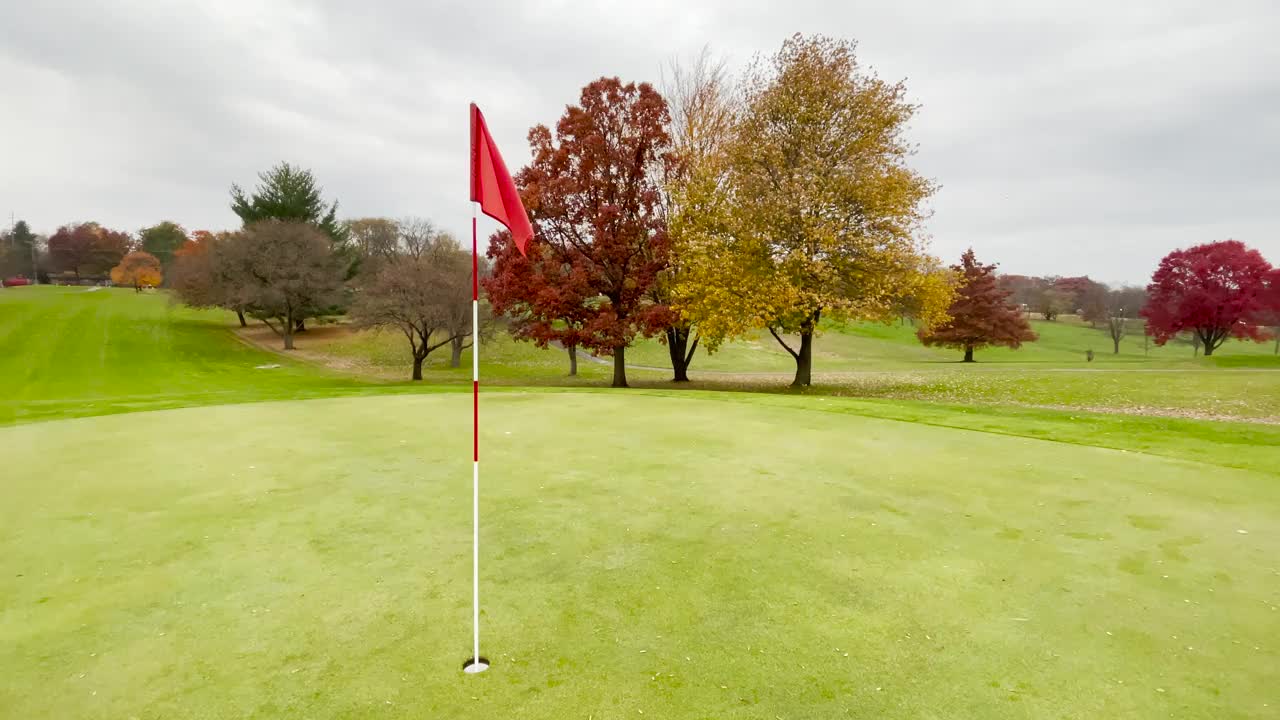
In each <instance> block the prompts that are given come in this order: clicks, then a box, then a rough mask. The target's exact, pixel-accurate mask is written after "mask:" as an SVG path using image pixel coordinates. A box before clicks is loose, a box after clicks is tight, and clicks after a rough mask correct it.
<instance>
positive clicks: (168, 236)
mask: <svg viewBox="0 0 1280 720" xmlns="http://www.w3.org/2000/svg"><path fill="white" fill-rule="evenodd" d="M186 241H187V231H186V230H185V229H184V228H183V227H182V226H181V225H179V224H178V223H176V222H172V221H170V220H165V221H164V222H161V223H157V224H155V225H152V226H151V227H145V228H142V229H141V230H139V231H138V243H139V244H140V245H141V246H142V249H143V250H145V251H147V252H148V253H150V254H151V255H153V256H155V258H156V259H157V260H159V261H160V265H161V267H169V264H170V263H172V262H173V253H174V251H176V250H177V249H178V248H180V247H182V244H183V243H185V242H186Z"/></svg>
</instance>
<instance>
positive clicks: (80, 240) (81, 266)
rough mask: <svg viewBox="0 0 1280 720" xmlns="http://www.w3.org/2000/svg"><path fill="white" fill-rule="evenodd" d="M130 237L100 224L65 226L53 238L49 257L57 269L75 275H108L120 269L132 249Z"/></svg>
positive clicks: (78, 278) (87, 223) (50, 239)
mask: <svg viewBox="0 0 1280 720" xmlns="http://www.w3.org/2000/svg"><path fill="white" fill-rule="evenodd" d="M132 245H133V240H132V238H130V237H129V234H128V233H125V232H120V231H118V230H109V229H107V228H104V227H102V226H101V225H99V224H98V223H96V222H86V223H78V224H75V225H63V226H62V227H60V228H58V231H57V232H55V233H54V234H53V235H51V236H49V255H50V258H51V260H52V261H53V265H54V267H55V269H57V270H58V271H64V272H73V273H75V276H76V280H77V281H79V280H80V275H81V273H91V274H96V273H104V272H106V271H107V270H109V269H111V268H112V267H114V266H116V265H118V264H119V263H120V261H121V260H122V259H124V256H125V255H126V254H127V253H128V252H129V250H130V249H132Z"/></svg>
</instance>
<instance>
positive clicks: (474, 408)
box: [463, 203, 489, 673]
mask: <svg viewBox="0 0 1280 720" xmlns="http://www.w3.org/2000/svg"><path fill="white" fill-rule="evenodd" d="M471 417H472V435H471V437H472V463H471V526H472V537H471V540H472V543H471V547H472V551H471V586H472V594H471V598H472V600H471V613H472V625H473V627H474V629H475V643H474V645H473V646H472V650H473V652H472V655H471V662H470V663H469V664H468V665H467V666H466V667H465V668H463V669H464V670H466V671H467V672H469V673H479V672H484V671H485V670H486V669H488V667H489V664H488V663H487V662H482V661H481V659H480V253H479V249H478V247H477V243H476V205H475V203H472V204H471Z"/></svg>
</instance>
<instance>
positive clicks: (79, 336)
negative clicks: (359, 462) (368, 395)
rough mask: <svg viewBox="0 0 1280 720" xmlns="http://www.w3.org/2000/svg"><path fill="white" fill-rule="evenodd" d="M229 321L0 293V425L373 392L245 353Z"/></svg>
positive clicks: (46, 293)
mask: <svg viewBox="0 0 1280 720" xmlns="http://www.w3.org/2000/svg"><path fill="white" fill-rule="evenodd" d="M231 319H233V318H231ZM228 320H229V316H228V314H227V313H222V312H208V311H197V310H191V309H188V308H183V307H180V306H176V305H172V304H170V303H169V302H168V300H167V298H166V297H165V296H163V295H158V294H147V295H139V294H136V293H134V292H133V291H131V290H122V289H107V288H102V289H95V290H88V289H86V288H81V287H48V286H42V287H27V288H18V289H10V290H7V291H3V292H0V424H6V423H12V422H16V421H28V420H38V419H42V418H58V417H74V416H81V415H103V414H109V413H114V412H125V411H135V410H155V409H161V408H173V407H187V406H191V405H208V404H219V403H232V402H246V401H251V400H273V399H290V398H304V397H330V396H333V395H340V394H346V393H351V392H370V391H377V390H378V388H377V387H375V386H374V385H373V384H371V383H370V382H368V381H367V380H364V379H361V378H359V377H354V376H351V375H344V374H340V373H336V372H329V371H325V370H323V369H321V368H318V367H316V366H313V365H308V364H304V363H299V362H297V361H294V360H291V359H289V358H285V357H281V356H279V355H276V354H273V353H268V352H263V351H262V350H259V349H257V348H254V347H251V346H249V345H247V344H245V343H243V342H241V341H239V340H238V339H237V338H236V336H235V335H233V334H232V333H231V332H230V330H229V327H230V326H229V324H228ZM271 365H274V366H276V367H265V366H271Z"/></svg>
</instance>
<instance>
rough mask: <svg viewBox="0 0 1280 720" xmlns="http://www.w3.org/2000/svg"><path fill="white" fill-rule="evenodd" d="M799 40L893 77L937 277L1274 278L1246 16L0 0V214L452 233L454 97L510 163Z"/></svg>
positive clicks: (1274, 226) (1163, 2)
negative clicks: (281, 170)
mask: <svg viewBox="0 0 1280 720" xmlns="http://www.w3.org/2000/svg"><path fill="white" fill-rule="evenodd" d="M579 6H591V7H593V8H594V9H589V10H587V9H583V8H582V7H579ZM797 31H798V32H804V33H814V32H822V33H826V34H829V35H838V36H842V37H851V38H855V39H856V40H857V41H858V43H859V57H860V59H861V61H862V62H863V63H864V64H865V65H867V66H870V67H872V68H874V69H875V71H876V72H877V73H878V74H879V75H880V76H881V77H884V78H886V79H890V80H897V79H903V78H905V79H906V82H907V88H908V91H909V95H910V97H911V99H912V100H913V101H914V102H916V103H919V104H920V105H921V106H922V108H921V110H920V112H919V114H918V116H917V118H916V120H915V121H914V122H913V125H912V128H911V131H910V133H909V137H910V139H911V140H913V141H914V142H915V143H916V144H918V146H919V153H918V155H917V156H916V157H915V158H914V162H915V164H916V167H917V168H918V169H919V170H920V171H921V172H922V173H923V174H925V175H926V176H929V177H931V178H933V179H935V180H936V181H937V182H939V183H940V184H941V186H942V189H941V190H940V192H939V193H938V194H937V196H936V197H935V198H934V199H933V200H932V202H931V206H932V209H933V211H934V215H933V218H932V220H931V221H930V222H929V225H928V232H929V234H930V236H931V237H932V246H933V251H934V252H935V253H936V254H938V255H940V256H942V257H943V258H944V259H947V260H948V261H952V260H954V259H955V258H956V257H957V256H958V255H959V254H960V253H961V252H962V251H963V249H964V248H965V247H967V246H970V245H971V246H973V247H974V248H975V249H976V251H977V253H978V256H979V258H980V259H984V260H987V261H994V262H999V263H1000V265H1001V269H1002V270H1003V271H1005V272H1016V273H1025V274H1061V275H1078V274H1089V275H1090V276H1092V277H1094V278H1096V279H1099V280H1104V281H1139V282H1141V281H1145V280H1146V278H1147V277H1148V276H1149V275H1150V272H1151V270H1152V269H1153V268H1154V266H1155V264H1156V262H1157V261H1158V260H1159V259H1160V257H1161V256H1162V255H1164V253H1165V252H1167V251H1168V250H1170V249H1172V248H1174V247H1178V246H1187V245H1191V244H1195V243H1199V242H1206V241H1211V240H1220V239H1224V238H1228V237H1231V238H1236V239H1239V240H1243V241H1245V242H1247V243H1249V244H1251V245H1253V246H1254V247H1257V248H1259V249H1260V250H1262V252H1263V253H1264V254H1265V255H1267V257H1268V258H1269V259H1270V260H1272V261H1273V262H1278V263H1280V3H1275V2H1270V1H1269V0H1259V1H1258V2H1230V1H1227V2H1215V3H1208V2H1202V1H1201V2H1172V1H1170V0H1153V1H1151V2H1146V3H1139V2H1128V1H1125V0H1109V1H1108V2H1085V1H1080V0H1077V1H1075V2H1061V3H1037V2H1030V1H1027V0H1023V1H1018V2H983V1H980V0H968V1H965V2H959V1H956V2H933V3H925V2H903V1H902V0H898V1H895V2H883V3H878V2H865V1H863V2H857V3H853V2H827V3H823V2H809V1H808V0H786V1H785V2H777V1H776V0H766V1H764V2H755V1H754V0H732V1H725V2H707V3H697V2H666V1H665V0H660V1H649V0H647V1H645V2H636V1H635V0H631V1H628V2H595V3H571V2H523V3H521V2H510V3H504V2H496V1H491V2H485V3H474V2H468V1H466V0H463V1H462V2H447V3H446V2H433V1H432V0H400V1H398V2H373V1H370V0H365V1H363V2H345V1H342V0H334V1H332V2H313V3H305V2H287V1H285V0H271V2H260V1H257V0H255V1H252V2H242V1H241V0H219V1H217V2H201V3H186V2H163V1H160V0H151V1H149V2H147V1H142V0H134V1H120V0H114V1H113V0H105V1H100V2H75V3H73V2H60V1H58V0H49V1H46V2H35V3H31V2H28V3H23V2H5V3H3V4H0V92H2V93H3V98H4V100H3V106H2V109H0V211H2V212H3V213H4V214H5V215H6V216H7V215H8V213H9V212H10V211H12V212H13V213H15V214H16V216H17V217H18V218H20V219H26V220H27V221H28V222H30V223H31V225H32V226H33V228H34V229H35V230H36V231H38V232H45V233H47V232H51V231H52V230H54V229H55V228H56V227H57V226H58V225H60V224H63V223H66V222H70V221H77V220H97V221H99V222H101V223H103V224H105V225H108V226H111V227H116V228H121V229H127V230H136V229H137V228H139V227H142V226H144V225H148V224H152V223H154V222H157V221H159V220H165V219H172V220H176V221H177V222H180V223H182V224H183V225H185V226H186V227H187V228H188V229H197V228H207V229H224V228H233V227H235V226H236V225H237V219H236V217H235V216H234V215H233V214H232V213H231V211H230V209H229V207H228V189H229V187H230V185H231V183H233V182H237V183H240V184H241V185H245V186H251V185H252V184H253V183H254V182H255V180H256V174H257V173H258V172H259V171H261V170H263V169H265V168H267V167H269V166H271V165H272V164H274V163H276V162H279V161H281V160H287V161H290V162H293V163H297V164H301V165H303V166H306V167H309V168H311V169H312V170H313V171H314V172H315V174H316V176H317V177H318V179H319V180H320V182H321V184H323V186H324V188H325V192H326V194H327V195H328V196H329V197H336V198H337V199H338V200H339V201H340V203H341V209H340V215H342V216H344V217H358V216H392V217H399V216H405V215H421V216H426V217H429V218H431V219H433V220H435V221H436V222H438V223H439V224H441V225H443V226H444V227H446V228H448V229H450V230H452V231H454V232H455V233H456V234H458V235H459V237H465V236H467V235H469V224H470V223H469V221H470V215H471V210H470V208H469V206H468V202H467V180H466V178H467V167H466V166H467V103H468V102H469V101H472V100H474V101H475V102H477V103H478V104H479V105H480V106H481V108H482V109H484V111H485V114H486V116H487V117H488V119H489V123H490V125H491V126H492V130H493V131H494V134H495V135H496V137H497V140H498V142H499V144H500V147H501V148H502V149H503V152H504V154H505V155H506V158H507V163H508V165H509V166H511V167H513V168H515V167H519V166H520V165H522V164H524V163H525V162H527V160H528V158H529V152H528V146H527V144H526V142H525V133H526V132H527V130H528V128H529V127H530V126H531V125H534V124H536V123H546V124H549V125H550V124H553V123H554V122H555V120H556V119H557V118H558V117H559V116H560V114H561V112H562V111H563V110H564V106H565V105H566V104H568V103H571V102H575V101H576V99H577V96H578V93H579V90H580V89H581V87H582V86H583V85H584V84H586V83H587V82H589V81H591V80H592V79H595V78H597V77H599V76H601V75H618V76H620V77H622V78H623V80H648V81H653V82H655V83H656V82H657V81H658V80H659V79H660V73H661V69H662V67H663V65H664V63H666V62H667V61H668V60H670V59H671V58H673V57H685V58H688V57H691V56H693V55H694V54H696V53H697V52H698V50H699V49H700V48H702V47H703V46H704V45H709V46H710V48H711V49H712V51H713V52H714V53H716V54H718V55H720V56H722V57H724V58H725V59H726V60H727V61H728V62H729V63H730V66H731V67H734V68H741V67H742V66H743V65H745V64H746V63H747V62H748V61H749V60H750V59H751V57H752V56H753V55H754V54H756V53H771V52H773V51H774V50H776V49H777V48H778V46H779V45H780V44H781V42H782V40H783V39H784V38H785V37H786V36H787V35H789V34H791V33H793V32H797ZM7 220H8V218H7V217H5V222H6V224H7ZM482 232H483V228H482Z"/></svg>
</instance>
